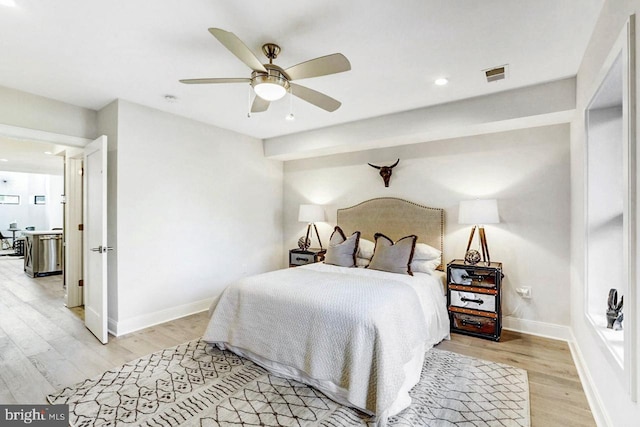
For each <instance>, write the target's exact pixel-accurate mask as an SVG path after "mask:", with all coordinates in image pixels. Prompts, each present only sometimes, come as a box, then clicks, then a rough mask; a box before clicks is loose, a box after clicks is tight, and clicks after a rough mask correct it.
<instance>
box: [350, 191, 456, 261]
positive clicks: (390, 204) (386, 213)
mask: <svg viewBox="0 0 640 427" xmlns="http://www.w3.org/2000/svg"><path fill="white" fill-rule="evenodd" d="M337 220H338V225H339V226H340V228H342V230H343V231H344V232H345V234H346V235H347V236H349V235H350V234H352V233H353V232H354V231H360V233H361V237H362V238H363V239H367V240H371V241H373V235H374V234H375V233H382V234H384V235H385V236H388V237H389V238H391V239H393V240H394V241H395V240H398V239H401V238H402V237H404V236H408V235H410V234H415V235H416V236H418V242H419V243H426V244H428V245H430V246H433V247H434V248H438V249H440V250H441V251H443V250H444V247H443V246H444V209H438V208H430V207H427V206H422V205H419V204H417V203H413V202H409V201H407V200H403V199H397V198H394V197H381V198H378V199H371V200H367V201H364V202H362V203H360V204H357V205H355V206H351V207H350V208H344V209H338V217H337ZM441 267H442V266H441Z"/></svg>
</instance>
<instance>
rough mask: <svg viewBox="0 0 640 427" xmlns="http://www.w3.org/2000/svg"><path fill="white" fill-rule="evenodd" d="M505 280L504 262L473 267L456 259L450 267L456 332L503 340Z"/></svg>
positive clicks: (451, 315)
mask: <svg viewBox="0 0 640 427" xmlns="http://www.w3.org/2000/svg"><path fill="white" fill-rule="evenodd" d="M503 277H504V274H503V273H502V263H501V262H492V263H490V264H488V265H486V264H485V263H484V262H480V263H478V264H475V265H471V264H465V262H464V261H463V260H461V259H455V260H453V261H451V262H450V263H449V264H448V265H447V309H448V310H449V320H450V321H451V331H452V332H456V333H460V334H466V335H472V336H475V337H480V338H486V339H490V340H494V341H499V340H500V334H501V333H502V310H501V294H500V293H501V288H502V278H503Z"/></svg>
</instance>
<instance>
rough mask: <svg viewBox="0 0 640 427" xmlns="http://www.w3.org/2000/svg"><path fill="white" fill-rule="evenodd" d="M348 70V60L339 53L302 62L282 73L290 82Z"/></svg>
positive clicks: (349, 66) (349, 67)
mask: <svg viewBox="0 0 640 427" xmlns="http://www.w3.org/2000/svg"><path fill="white" fill-rule="evenodd" d="M350 69H351V64H350V63H349V60H348V59H347V58H346V57H345V56H344V55H343V54H341V53H334V54H333V55H327V56H321V57H320V58H316V59H311V60H309V61H306V62H302V63H300V64H298V65H294V66H293V67H289V68H287V69H286V70H284V71H285V72H286V73H287V74H288V75H289V77H290V78H291V79H290V80H299V79H307V78H309V77H319V76H326V75H328V74H335V73H342V72H344V71H349V70H350Z"/></svg>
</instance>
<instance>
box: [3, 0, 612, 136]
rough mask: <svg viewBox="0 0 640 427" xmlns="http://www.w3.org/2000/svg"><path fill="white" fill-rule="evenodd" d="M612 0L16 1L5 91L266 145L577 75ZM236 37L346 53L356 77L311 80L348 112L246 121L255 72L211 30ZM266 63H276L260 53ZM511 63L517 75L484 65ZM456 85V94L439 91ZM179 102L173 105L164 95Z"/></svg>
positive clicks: (6, 15) (9, 22) (299, 107)
mask: <svg viewBox="0 0 640 427" xmlns="http://www.w3.org/2000/svg"><path fill="white" fill-rule="evenodd" d="M602 1H603V0H562V1H558V0H536V1H531V0H530V1H525V0H491V1H489V0H486V1H470V0H401V1H396V2H390V1H373V0H368V1H365V0H352V1H344V0H340V1H339V0H324V1H309V0H297V1H284V0H269V1H265V2H257V1H248V0H236V1H229V0H191V1H182V2H178V1H171V2H170V1H162V2H159V1H157V0H134V1H131V0H110V1H101V2H98V1H86V0H56V1H37V0H15V2H16V4H17V7H16V8H8V7H4V6H0V52H2V54H1V55H2V58H1V60H0V85H2V86H7V87H11V88H15V89H19V90H22V91H26V92H30V93H35V94H38V95H42V96H46V97H49V98H53V99H57V100H60V101H64V102H68V103H71V104H75V105H79V106H83V107H87V108H91V109H95V110H99V109H101V108H102V107H104V106H105V105H106V104H108V103H110V102H111V101H113V100H114V99H117V98H122V99H126V100H128V101H132V102H136V103H139V104H143V105H147V106H150V107H153V108H157V109H160V110H164V111H168V112H171V113H174V114H178V115H181V116H185V117H189V118H193V119H196V120H199V121H203V122H207V123H210V124H213V125H216V126H219V127H223V128H227V129H232V130H235V131H238V132H241V133H244V134H248V135H252V136H254V137H258V138H269V137H274V136H280V135H285V134H290V133H294V132H301V131H306V130H310V129H315V128H320V127H325V126H330V125H334V124H339V123H345V122H351V121H355V120H359V119H363V118H369V117H375V116H380V115H384V114H389V113H393V112H399V111H405V110H411V109H415V108H419V107H424V106H429V105H435V104H440V103H445V102H449V101H453V100H457V99H463V98H468V97H473V96H478V95H483V94H487V93H491V92H497V91H503V90H507V89H512V88H517V87H522V86H528V85H532V84H536V83H540V82H545V81H551V80H556V79H560V78H564V77H569V76H573V75H575V74H576V72H577V70H578V67H579V65H580V61H581V58H582V56H583V53H584V50H585V48H586V45H587V42H588V39H589V36H590V34H591V32H592V30H593V27H594V24H595V21H596V18H597V15H598V13H599V11H600V8H601V6H602ZM209 27H218V28H222V29H225V30H228V31H231V32H233V33H235V34H236V35H237V36H238V37H239V38H240V39H241V40H243V41H244V43H245V44H246V45H247V46H248V47H249V48H250V49H252V50H253V51H254V53H255V54H256V55H257V56H258V57H259V58H260V59H263V58H264V57H263V56H262V54H261V53H260V48H261V46H262V44H264V43H266V42H275V43H278V44H279V45H280V46H281V48H282V52H281V53H280V56H279V57H278V59H277V60H276V61H275V62H276V64H278V65H280V66H282V67H283V68H286V67H288V66H291V65H294V64H297V63H299V62H303V61H306V60H308V59H312V58H315V57H318V56H323V55H327V54H331V53H335V52H341V53H343V54H344V55H345V56H346V57H347V58H348V59H349V60H350V62H351V66H352V70H351V71H349V72H346V73H341V74H335V75H331V76H325V77H319V78H314V79H307V80H301V81H300V84H303V85H305V86H308V87H310V88H312V89H316V90H319V91H322V92H324V93H326V94H327V95H329V96H332V97H334V98H336V99H338V100H340V101H342V103H343V105H342V107H341V108H340V109H338V110H337V111H336V112H334V113H328V112H325V111H323V110H320V109H318V108H316V107H313V106H311V105H309V104H307V103H305V102H303V101H301V100H297V99H296V101H294V112H295V115H296V120H295V121H293V122H289V121H285V120H284V117H285V116H286V115H287V114H288V109H289V102H288V100H287V99H285V100H282V101H279V102H277V103H274V104H272V106H271V108H270V109H269V111H267V112H265V113H259V114H253V115H252V117H251V118H247V117H246V115H247V110H248V94H249V86H248V85H245V84H228V85H206V86H205V85H197V86H196V85H183V84H181V83H179V82H178V80H179V79H184V78H200V77H249V75H250V70H249V69H248V68H247V67H246V66H245V65H244V64H243V63H242V62H240V61H239V60H238V59H237V58H236V57H234V56H233V55H232V54H231V53H230V52H229V51H227V50H226V49H225V48H224V47H223V46H222V45H221V44H220V43H219V42H218V41H217V40H216V39H215V38H214V37H213V36H211V35H210V34H209V32H208V31H207V28H209ZM264 60H265V62H266V58H264ZM503 64H509V76H508V79H507V80H505V81H501V82H495V83H490V84H489V83H486V81H485V79H484V75H483V73H482V70H484V69H487V68H491V67H493V66H497V65H503ZM441 76H444V77H447V78H448V79H449V80H450V83H449V85H447V86H444V87H440V86H435V85H434V84H433V81H434V79H436V78H437V77H441ZM167 94H170V95H173V96H175V97H177V98H178V102H176V103H168V102H167V101H166V100H165V95H167Z"/></svg>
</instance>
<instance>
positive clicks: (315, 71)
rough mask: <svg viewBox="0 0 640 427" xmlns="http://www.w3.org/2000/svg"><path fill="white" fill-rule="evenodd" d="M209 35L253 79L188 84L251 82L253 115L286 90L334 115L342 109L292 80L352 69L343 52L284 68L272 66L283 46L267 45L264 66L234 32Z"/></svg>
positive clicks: (188, 81)
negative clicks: (239, 62)
mask: <svg viewBox="0 0 640 427" xmlns="http://www.w3.org/2000/svg"><path fill="white" fill-rule="evenodd" d="M209 32H210V33H211V34H212V35H213V36H214V37H215V38H216V39H218V41H219V42H220V43H222V44H223V45H224V47H226V48H227V49H229V51H231V53H233V54H234V55H235V56H236V57H237V58H238V59H239V60H241V61H242V62H244V63H245V64H246V65H247V66H248V67H249V68H251V69H252V70H253V72H252V73H251V77H250V78H242V77H240V78H206V79H184V80H180V82H181V83H186V84H211V83H250V84H251V86H252V87H253V90H254V91H255V93H256V95H257V96H256V97H255V99H254V100H253V104H252V106H251V112H252V113H259V112H262V111H266V110H267V109H268V108H269V104H270V103H271V102H272V101H277V100H278V99H281V98H282V97H283V96H285V94H286V93H287V91H290V92H291V93H292V94H293V95H295V96H297V97H298V98H300V99H302V100H304V101H307V102H308V103H310V104H313V105H315V106H316V107H320V108H322V109H323V110H326V111H329V112H332V111H335V110H337V109H338V108H340V105H342V104H341V103H340V101H338V100H336V99H333V98H331V97H330V96H327V95H325V94H323V93H320V92H318V91H315V90H313V89H309V88H308V87H305V86H300V85H299V84H296V83H292V81H293V80H301V79H307V78H310V77H320V76H326V75H329V74H335V73H342V72H344V71H349V70H350V69H351V64H350V63H349V60H348V59H347V58H345V56H344V55H342V54H341V53H334V54H332V55H327V56H321V57H319V58H315V59H311V60H309V61H306V62H302V63H300V64H297V65H294V66H292V67H289V68H287V69H282V68H280V67H279V66H277V65H275V64H274V63H273V60H274V59H276V58H277V56H278V54H279V53H280V46H278V45H277V44H274V43H267V44H265V45H263V46H262V52H263V53H264V54H265V56H266V57H267V58H269V63H268V64H261V63H260V60H259V59H258V58H256V56H255V55H254V54H253V52H251V50H250V49H249V48H248V47H247V46H246V45H245V44H244V43H243V42H242V41H241V40H240V39H239V38H238V37H237V36H236V35H235V34H233V33H231V32H229V31H225V30H221V29H220V28H209Z"/></svg>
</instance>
